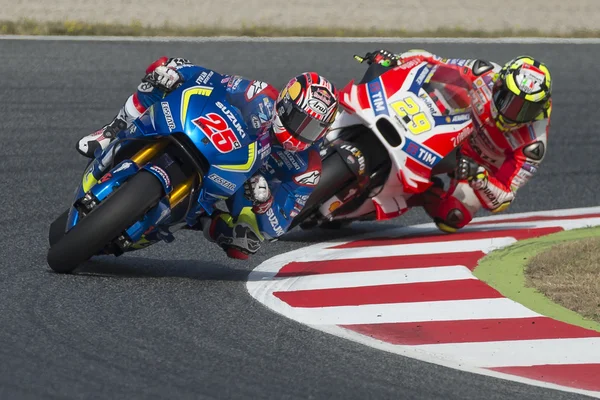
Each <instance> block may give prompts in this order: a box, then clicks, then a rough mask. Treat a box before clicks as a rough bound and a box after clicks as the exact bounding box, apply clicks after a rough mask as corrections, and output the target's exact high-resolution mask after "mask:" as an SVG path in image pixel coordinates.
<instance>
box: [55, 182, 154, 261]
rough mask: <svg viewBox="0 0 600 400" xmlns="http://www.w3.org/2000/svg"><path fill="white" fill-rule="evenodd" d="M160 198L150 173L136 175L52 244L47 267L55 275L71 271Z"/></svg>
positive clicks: (138, 218)
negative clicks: (54, 272)
mask: <svg viewBox="0 0 600 400" xmlns="http://www.w3.org/2000/svg"><path fill="white" fill-rule="evenodd" d="M162 196H163V187H162V184H161V183H160V182H159V180H158V179H157V178H156V177H155V176H154V175H153V174H152V173H150V172H147V171H140V172H138V173H137V174H136V175H135V176H133V177H132V178H130V179H129V180H127V181H126V182H125V183H124V184H123V185H121V186H120V187H119V188H117V189H116V190H115V191H114V192H113V193H112V194H111V195H110V196H109V197H108V198H107V199H106V200H104V201H103V202H101V203H100V204H98V205H97V206H96V207H94V208H93V209H92V211H91V212H90V213H89V214H87V215H86V216H85V217H84V218H83V219H82V220H81V221H80V222H79V223H78V224H77V225H75V226H74V227H73V228H72V229H71V230H70V231H69V232H68V233H66V234H65V235H64V236H62V237H61V238H60V239H58V240H57V241H56V242H55V243H53V244H52V245H51V247H50V250H48V257H47V260H48V265H49V266H50V268H52V269H53V270H54V271H56V272H62V273H67V272H71V271H73V270H74V269H75V268H77V266H78V265H79V264H81V263H83V262H85V261H87V260H88V259H89V258H90V257H92V256H94V255H96V254H97V253H98V252H99V251H100V250H102V249H103V248H104V247H105V246H106V245H107V244H109V243H110V242H111V241H112V240H113V239H115V238H116V237H118V236H119V235H120V234H121V233H122V232H123V231H125V230H126V229H127V228H129V227H130V226H131V225H133V224H134V223H135V222H136V221H138V220H140V219H141V218H142V217H143V216H144V215H145V214H146V212H147V211H148V210H149V209H151V208H152V207H154V206H155V205H156V204H158V202H159V201H160V199H161V198H162ZM63 226H64V225H63Z"/></svg>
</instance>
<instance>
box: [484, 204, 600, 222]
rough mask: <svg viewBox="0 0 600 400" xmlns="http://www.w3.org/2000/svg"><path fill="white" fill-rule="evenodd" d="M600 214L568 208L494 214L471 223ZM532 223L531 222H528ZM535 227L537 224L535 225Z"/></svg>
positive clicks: (589, 209) (591, 209)
mask: <svg viewBox="0 0 600 400" xmlns="http://www.w3.org/2000/svg"><path fill="white" fill-rule="evenodd" d="M595 213H600V207H586V208H569V209H565V210H545V211H533V212H525V213H517V214H511V213H508V214H496V215H489V216H486V217H477V218H475V219H474V220H473V222H482V221H498V222H501V221H502V220H503V219H513V218H527V217H566V216H573V215H585V214H595ZM530 223H532V222H530ZM535 224H536V225H537V222H536V223H535Z"/></svg>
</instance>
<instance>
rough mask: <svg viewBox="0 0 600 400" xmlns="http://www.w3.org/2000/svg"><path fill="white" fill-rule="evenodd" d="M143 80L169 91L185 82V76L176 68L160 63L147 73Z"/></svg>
mask: <svg viewBox="0 0 600 400" xmlns="http://www.w3.org/2000/svg"><path fill="white" fill-rule="evenodd" d="M142 82H148V83H150V84H151V85H152V86H154V87H155V88H157V89H159V90H161V91H163V92H166V93H168V92H170V91H172V90H173V89H176V88H177V86H179V84H180V83H182V82H183V77H182V76H181V74H180V73H179V71H177V70H176V69H175V68H173V67H167V66H164V65H159V66H158V67H156V69H154V71H152V72H150V73H149V74H148V75H146V76H145V77H144V79H142Z"/></svg>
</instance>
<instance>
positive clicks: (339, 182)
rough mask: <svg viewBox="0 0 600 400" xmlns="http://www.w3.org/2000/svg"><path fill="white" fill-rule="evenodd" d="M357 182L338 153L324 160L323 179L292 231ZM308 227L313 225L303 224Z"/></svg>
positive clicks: (299, 215)
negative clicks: (325, 203)
mask: <svg viewBox="0 0 600 400" xmlns="http://www.w3.org/2000/svg"><path fill="white" fill-rule="evenodd" d="M355 180H356V176H355V175H354V173H353V172H352V171H351V170H350V168H349V167H348V165H347V164H346V162H345V161H344V159H343V158H342V156H341V155H340V154H339V153H338V152H337V151H336V152H333V153H331V154H330V155H329V157H327V158H326V159H325V160H323V165H322V169H321V179H320V180H319V183H318V185H317V187H316V188H315V190H314V191H313V192H312V193H311V194H310V196H309V197H308V200H307V202H306V205H305V206H304V208H303V209H302V211H301V212H300V214H298V215H297V216H296V217H295V218H294V220H293V221H292V224H291V225H290V229H292V228H294V227H295V226H297V225H299V224H301V223H302V222H304V221H305V220H306V219H307V218H309V217H310V216H311V215H313V213H316V212H318V208H319V207H320V206H321V204H323V202H325V201H327V200H329V199H330V198H332V197H333V196H334V195H335V194H336V193H338V192H339V191H341V190H342V189H344V188H345V187H346V186H347V185H348V184H349V183H351V182H353V181H355ZM308 225H311V224H310V223H307V224H303V226H305V227H306V226H308ZM303 229H304V228H303Z"/></svg>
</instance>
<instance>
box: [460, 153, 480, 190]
mask: <svg viewBox="0 0 600 400" xmlns="http://www.w3.org/2000/svg"><path fill="white" fill-rule="evenodd" d="M455 177H456V179H458V180H461V181H465V180H466V181H467V182H469V186H471V187H472V188H473V189H477V190H480V189H485V187H486V186H487V182H488V171H487V169H485V168H484V167H482V166H481V165H479V164H477V163H476V162H475V161H473V160H472V159H470V158H469V157H465V156H460V155H459V158H458V161H457V166H456V172H455Z"/></svg>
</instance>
